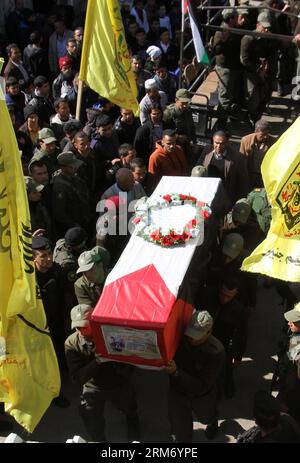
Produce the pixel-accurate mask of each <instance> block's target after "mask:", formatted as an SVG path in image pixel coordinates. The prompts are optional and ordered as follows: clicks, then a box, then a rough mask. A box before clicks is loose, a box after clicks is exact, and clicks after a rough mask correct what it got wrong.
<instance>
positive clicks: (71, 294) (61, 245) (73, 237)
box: [53, 227, 87, 312]
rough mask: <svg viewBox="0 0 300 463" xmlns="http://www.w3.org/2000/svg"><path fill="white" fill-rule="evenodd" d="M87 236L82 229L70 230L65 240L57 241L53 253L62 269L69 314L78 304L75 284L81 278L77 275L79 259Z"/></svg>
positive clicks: (84, 249) (84, 247)
mask: <svg viewBox="0 0 300 463" xmlns="http://www.w3.org/2000/svg"><path fill="white" fill-rule="evenodd" d="M86 241H87V234H86V232H85V230H84V229H83V228H81V227H73V228H70V229H69V230H68V231H67V233H66V234H65V237H64V238H61V239H59V240H58V241H57V243H56V246H55V248H54V252H53V261H54V262H56V263H57V264H58V265H59V266H60V268H61V271H62V272H61V273H62V275H63V280H64V284H63V287H64V296H65V303H66V307H67V310H68V312H70V310H71V309H72V307H73V306H74V305H76V304H77V299H76V296H75V291H74V283H75V281H76V280H77V279H78V278H79V277H80V275H78V274H77V273H76V271H77V269H78V262H77V261H78V257H79V256H80V254H81V253H82V252H83V251H87V247H86Z"/></svg>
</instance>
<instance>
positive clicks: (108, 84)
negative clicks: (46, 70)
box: [79, 0, 139, 114]
mask: <svg viewBox="0 0 300 463" xmlns="http://www.w3.org/2000/svg"><path fill="white" fill-rule="evenodd" d="M79 78H80V79H81V80H82V81H84V82H86V83H87V84H88V86H89V87H91V88H92V89H93V90H95V92H97V93H99V95H101V96H103V97H105V98H107V99H108V100H110V101H111V102H112V103H115V104H116V105H118V106H120V107H122V108H126V109H132V111H134V113H135V114H137V113H138V111H139V105H138V102H137V99H136V95H137V86H136V83H135V80H134V77H133V72H132V70H131V63H130V59H129V54H128V49H127V43H126V39H125V32H124V27H123V22H122V17H121V13H120V6H119V1H118V0H89V1H88V7H87V14H86V20H85V27H84V38H83V47H82V57H81V64H80V73H79Z"/></svg>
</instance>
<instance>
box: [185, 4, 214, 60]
mask: <svg viewBox="0 0 300 463" xmlns="http://www.w3.org/2000/svg"><path fill="white" fill-rule="evenodd" d="M182 11H183V14H184V15H189V19H190V25H191V29H192V34H193V41H194V46H195V50H196V55H197V60H198V62H199V63H203V64H209V58H208V56H207V53H206V50H205V48H204V45H203V42H202V38H201V35H200V32H199V29H198V26H197V22H196V8H195V6H194V5H193V0H182Z"/></svg>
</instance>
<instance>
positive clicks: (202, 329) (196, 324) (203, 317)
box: [184, 310, 213, 341]
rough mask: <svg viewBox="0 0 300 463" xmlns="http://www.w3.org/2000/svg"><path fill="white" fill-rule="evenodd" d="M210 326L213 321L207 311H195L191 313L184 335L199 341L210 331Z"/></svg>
mask: <svg viewBox="0 0 300 463" xmlns="http://www.w3.org/2000/svg"><path fill="white" fill-rule="evenodd" d="M212 326H213V319H212V316H211V315H210V314H209V313H208V312H207V310H201V311H196V312H194V313H193V315H192V318H191V320H190V323H189V324H188V326H187V328H186V330H185V333H184V334H185V335H186V336H189V337H190V338H193V339H195V340H197V341H200V340H201V339H202V338H204V337H205V336H206V334H207V333H208V332H209V331H210V330H211V329H212Z"/></svg>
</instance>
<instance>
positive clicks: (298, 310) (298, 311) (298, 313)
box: [284, 302, 300, 323]
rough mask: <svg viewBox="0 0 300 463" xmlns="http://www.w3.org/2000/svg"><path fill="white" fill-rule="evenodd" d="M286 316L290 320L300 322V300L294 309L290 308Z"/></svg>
mask: <svg viewBox="0 0 300 463" xmlns="http://www.w3.org/2000/svg"><path fill="white" fill-rule="evenodd" d="M284 318H285V319H286V320H287V321H288V322H293V323H295V322H300V302H298V304H296V305H295V306H294V308H293V310H289V311H288V312H285V314H284Z"/></svg>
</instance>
